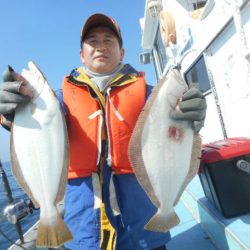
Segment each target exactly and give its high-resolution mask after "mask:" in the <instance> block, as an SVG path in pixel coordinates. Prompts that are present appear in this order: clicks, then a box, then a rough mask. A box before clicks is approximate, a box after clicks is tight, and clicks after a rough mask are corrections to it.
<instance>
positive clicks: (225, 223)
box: [9, 176, 250, 250]
mask: <svg viewBox="0 0 250 250" xmlns="http://www.w3.org/2000/svg"><path fill="white" fill-rule="evenodd" d="M62 206H63V205H62V204H61V205H60V209H61V211H62V210H63V208H62ZM176 212H177V214H178V216H179V217H180V224H179V225H178V226H176V227H175V228H173V229H172V230H171V235H172V240H171V241H170V242H169V243H168V244H167V248H168V250H187V249H188V250H200V249H202V250H216V249H222V250H250V214H248V215H244V216H240V217H236V218H232V219H226V218H224V217H223V216H222V215H221V214H220V212H219V211H217V209H216V208H215V207H214V206H213V204H211V203H210V202H209V200H208V199H207V198H205V195H204V192H203V189H202V186H201V183H200V180H199V177H198V176H196V177H195V178H194V179H193V180H192V182H191V183H190V184H189V185H188V187H187V188H186V190H185V191H184V193H183V195H182V197H181V201H180V202H179V203H178V205H177V206H176ZM36 233H37V224H35V225H34V226H33V227H32V228H31V229H30V230H29V231H28V232H27V233H26V234H25V244H23V245H22V246H23V247H25V248H26V249H29V250H30V249H37V248H36V247H35V239H36ZM17 243H18V244H20V242H18V241H17ZM20 249H22V248H21V247H18V246H12V247H10V248H9V250H20ZM39 250H48V249H45V248H39ZM60 250H63V248H60Z"/></svg>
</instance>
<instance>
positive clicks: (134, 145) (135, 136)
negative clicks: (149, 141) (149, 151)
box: [128, 76, 166, 207]
mask: <svg viewBox="0 0 250 250" xmlns="http://www.w3.org/2000/svg"><path fill="white" fill-rule="evenodd" d="M165 78H166V76H165V77H164V78H163V79H161V80H160V82H159V83H158V84H157V85H156V87H155V88H154V89H153V91H152V94H151V95H150V98H149V100H148V101H147V104H146V105H145V106H144V108H143V110H142V112H141V113H140V115H139V117H138V119H137V122H136V125H135V128H134V130H133V133H132V136H131V138H130V142H129V146H128V157H129V161H130V163H131V166H132V168H133V170H134V172H135V176H136V178H137V180H138V182H139V183H140V185H141V187H142V188H143V190H144V191H145V192H146V194H147V195H148V197H149V198H150V200H151V201H152V203H153V204H154V205H155V206H156V207H159V206H160V202H159V199H158V198H157V196H156V194H155V191H154V188H153V186H152V184H151V181H150V179H149V176H148V173H147V171H146V168H145V163H144V160H143V155H142V141H141V137H142V132H143V128H144V126H145V123H146V120H147V118H148V115H149V112H150V109H151V107H152V106H153V104H154V101H155V99H156V97H157V95H158V93H159V91H160V89H161V87H162V86H163V84H164V82H165Z"/></svg>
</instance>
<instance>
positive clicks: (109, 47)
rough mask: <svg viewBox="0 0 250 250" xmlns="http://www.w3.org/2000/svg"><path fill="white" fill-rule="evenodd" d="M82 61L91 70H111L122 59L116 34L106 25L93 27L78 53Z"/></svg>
mask: <svg viewBox="0 0 250 250" xmlns="http://www.w3.org/2000/svg"><path fill="white" fill-rule="evenodd" d="M80 57H81V60H82V62H83V63H84V64H85V65H86V66H87V67H88V68H89V69H90V70H91V71H93V72H96V73H100V74H104V73H110V72H112V71H113V70H114V69H115V68H116V67H117V66H118V65H119V64H120V62H121V61H122V60H123V57H124V49H123V48H120V46H119V41H118V38H117V37H116V35H115V34H114V33H113V32H112V30H110V29H109V28H107V27H97V28H93V29H92V30H90V31H89V33H88V34H87V36H86V38H85V40H84V41H83V44H82V50H81V53H80Z"/></svg>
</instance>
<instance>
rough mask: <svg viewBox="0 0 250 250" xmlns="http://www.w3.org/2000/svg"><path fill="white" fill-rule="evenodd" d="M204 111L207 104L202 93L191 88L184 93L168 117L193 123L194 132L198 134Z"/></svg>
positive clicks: (204, 114)
mask: <svg viewBox="0 0 250 250" xmlns="http://www.w3.org/2000/svg"><path fill="white" fill-rule="evenodd" d="M206 110H207V103H206V99H205V98H204V96H203V95H202V92H201V91H200V90H199V89H198V88H196V87H191V88H190V89H189V90H188V91H187V92H186V93H184V95H183V96H182V99H181V102H180V103H179V104H178V107H177V108H176V109H175V110H173V111H172V112H171V113H170V117H171V118H173V119H175V120H187V121H191V122H193V129H194V131H195V132H199V131H200V130H201V128H202V127H203V126H204V120H205V117H206Z"/></svg>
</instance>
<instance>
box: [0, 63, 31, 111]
mask: <svg viewBox="0 0 250 250" xmlns="http://www.w3.org/2000/svg"><path fill="white" fill-rule="evenodd" d="M14 74H15V72H14V70H13V69H12V68H11V67H9V68H8V70H6V71H5V72H4V74H3V81H4V82H3V83H2V84H1V87H0V114H10V113H12V112H13V111H14V110H15V109H16V107H17V106H18V104H20V103H24V102H28V101H29V100H30V98H31V95H30V93H27V91H26V89H25V88H24V86H23V85H25V83H23V81H15V78H14Z"/></svg>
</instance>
